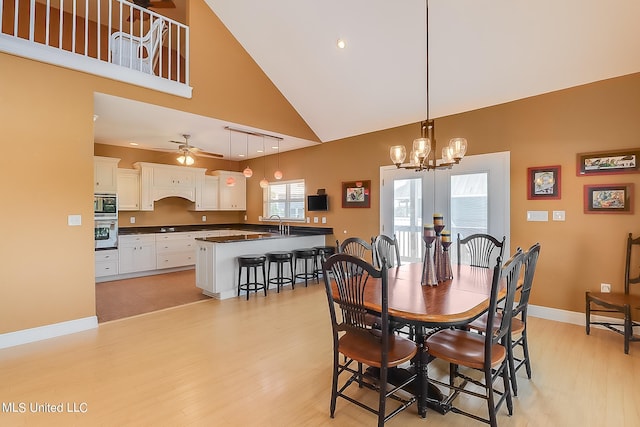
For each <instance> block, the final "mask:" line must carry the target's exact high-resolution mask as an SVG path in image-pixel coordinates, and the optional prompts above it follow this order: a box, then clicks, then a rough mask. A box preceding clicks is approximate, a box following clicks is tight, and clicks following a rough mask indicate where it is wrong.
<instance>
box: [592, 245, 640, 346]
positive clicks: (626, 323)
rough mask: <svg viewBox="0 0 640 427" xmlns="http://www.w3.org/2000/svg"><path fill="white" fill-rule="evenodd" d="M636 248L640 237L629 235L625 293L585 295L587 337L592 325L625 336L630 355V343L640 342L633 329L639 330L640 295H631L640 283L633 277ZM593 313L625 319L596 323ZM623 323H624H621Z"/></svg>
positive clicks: (638, 278) (608, 319)
mask: <svg viewBox="0 0 640 427" xmlns="http://www.w3.org/2000/svg"><path fill="white" fill-rule="evenodd" d="M634 247H636V248H638V247H640V237H636V238H635V239H634V238H633V236H632V234H631V233H629V237H627V256H626V262H625V273H624V292H609V293H605V292H590V291H587V292H586V293H585V299H586V310H585V314H586V317H587V321H586V329H587V335H589V333H590V332H591V325H600V326H604V327H605V328H607V329H609V330H612V331H614V332H616V333H619V334H621V335H623V336H624V352H625V354H629V343H630V342H632V341H640V337H639V336H638V335H634V334H633V328H639V327H640V322H639V321H637V320H635V321H634V320H633V315H632V313H633V311H634V310H640V295H638V294H635V295H634V294H631V293H630V292H629V291H630V288H631V285H635V284H638V283H640V275H638V277H632V275H633V273H632V272H631V263H632V254H633V252H634V251H633V249H634ZM591 313H609V314H612V313H618V314H621V315H622V316H624V319H620V320H618V319H614V318H603V319H598V320H596V321H594V320H593V319H592V318H591ZM621 322H622V323H621Z"/></svg>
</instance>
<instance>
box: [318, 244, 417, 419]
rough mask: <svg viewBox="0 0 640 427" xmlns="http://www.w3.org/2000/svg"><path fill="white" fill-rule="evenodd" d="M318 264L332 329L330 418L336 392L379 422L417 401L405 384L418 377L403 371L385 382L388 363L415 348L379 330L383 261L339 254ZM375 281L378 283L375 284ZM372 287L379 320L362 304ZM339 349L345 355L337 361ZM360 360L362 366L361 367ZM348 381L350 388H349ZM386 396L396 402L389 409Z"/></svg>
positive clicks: (384, 305) (385, 304)
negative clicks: (374, 399)
mask: <svg viewBox="0 0 640 427" xmlns="http://www.w3.org/2000/svg"><path fill="white" fill-rule="evenodd" d="M323 269H324V272H323V277H324V283H325V289H326V294H327V301H328V303H329V314H330V317H331V326H332V331H333V379H332V387H331V405H330V414H331V418H334V415H335V411H336V401H337V399H338V398H339V397H340V398H342V399H345V400H347V401H349V402H351V403H354V404H356V405H358V406H360V407H361V408H364V409H366V410H368V411H370V412H373V413H374V414H376V415H377V416H378V426H379V427H382V426H383V425H384V423H385V422H386V421H388V420H389V419H390V418H392V417H393V416H395V415H396V414H398V413H399V412H401V411H403V410H404V409H406V408H408V407H409V406H410V405H411V404H413V403H414V402H415V401H416V397H415V395H413V394H411V393H409V392H408V391H407V390H404V389H405V387H407V386H408V385H409V384H411V383H412V382H414V381H415V380H416V379H417V373H415V372H414V373H412V374H410V375H408V376H407V377H406V378H405V379H404V381H400V382H401V384H396V385H391V384H388V383H387V378H388V370H389V368H393V367H397V366H399V365H401V364H403V363H406V362H408V361H410V360H411V359H412V358H413V357H414V356H415V355H416V354H417V352H418V347H417V345H416V344H415V343H414V342H413V341H411V340H409V339H407V338H404V337H402V336H399V335H396V334H393V333H388V332H384V331H388V330H389V295H388V293H389V292H388V283H387V267H386V266H385V265H383V266H382V268H381V269H377V268H375V267H374V266H373V265H371V264H369V263H368V262H367V261H365V260H364V259H362V258H361V257H358V256H355V255H350V254H346V253H338V254H334V255H331V256H330V257H329V258H327V260H326V261H325V262H324V264H323ZM332 278H333V280H332ZM334 281H335V288H334V284H333V282H334ZM375 282H379V285H377V283H375ZM371 286H380V292H379V294H378V295H379V297H378V298H380V299H379V300H378V301H377V303H378V304H380V307H381V310H380V311H381V312H380V315H379V317H378V319H379V321H380V324H378V323H371V322H370V316H371V315H370V313H369V309H368V308H367V306H365V295H366V293H367V292H368V288H369V287H371ZM338 313H339V314H338ZM341 354H342V355H343V356H344V358H343V361H342V362H340V360H341V357H340V355H341ZM353 365H356V366H353ZM365 365H366V366H367V367H368V368H367V369H364V366H365ZM341 374H345V375H343V376H342V378H343V379H344V377H345V376H346V377H348V378H347V379H345V380H344V381H342V383H341V384H339V383H340V376H341ZM350 385H354V387H351V388H349V386H350ZM362 387H367V388H370V389H372V390H375V391H377V392H378V405H377V408H376V407H373V405H372V404H371V403H366V402H367V397H366V393H365V394H362V393H360V392H359V390H358V389H360V388H362ZM401 390H402V392H400V391H401ZM387 398H392V399H393V401H394V402H398V405H394V407H395V408H393V409H392V408H389V409H391V410H389V411H388V410H387V405H386V400H387Z"/></svg>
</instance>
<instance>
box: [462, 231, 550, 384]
mask: <svg viewBox="0 0 640 427" xmlns="http://www.w3.org/2000/svg"><path fill="white" fill-rule="evenodd" d="M539 255H540V243H536V244H534V245H533V246H531V247H530V248H529V250H528V251H527V252H525V254H524V260H523V264H522V266H523V268H524V279H523V281H522V286H521V287H520V299H519V300H518V304H517V305H516V307H515V308H514V309H513V313H512V318H511V331H510V336H509V341H510V342H511V346H510V347H507V357H508V358H509V377H510V378H511V389H512V390H513V395H514V396H517V395H518V382H517V378H516V372H517V371H518V369H520V368H521V367H522V366H524V367H525V369H526V371H527V377H528V378H529V379H531V359H530V357H529V343H528V341H527V309H528V307H529V296H530V295H531V287H532V285H533V277H534V274H535V271H536V266H537V264H538V257H539ZM501 318H502V316H501V313H498V314H497V315H496V317H495V319H494V322H493V327H494V329H496V328H498V327H499V325H500V321H501ZM468 326H469V328H470V329H473V330H477V331H479V332H482V333H486V331H487V314H483V315H482V316H480V317H479V318H477V319H476V320H474V321H473V322H471V323H470V324H469V325H468ZM514 336H517V338H516V339H514V338H513V337H514ZM518 347H522V356H519V355H518V356H516V355H515V353H514V352H515V350H516V349H517V348H518Z"/></svg>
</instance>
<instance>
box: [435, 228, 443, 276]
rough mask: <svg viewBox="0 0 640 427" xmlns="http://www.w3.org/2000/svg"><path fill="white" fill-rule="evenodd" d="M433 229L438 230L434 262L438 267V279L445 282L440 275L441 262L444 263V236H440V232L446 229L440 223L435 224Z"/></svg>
mask: <svg viewBox="0 0 640 427" xmlns="http://www.w3.org/2000/svg"><path fill="white" fill-rule="evenodd" d="M433 229H434V230H435V231H436V240H435V242H436V244H435V248H434V250H433V264H434V265H435V267H436V269H437V270H436V280H437V281H438V282H444V280H445V279H444V278H442V277H440V274H439V273H440V267H439V266H440V264H441V263H442V237H441V236H440V233H442V230H444V224H442V225H439V224H436V225H434V226H433Z"/></svg>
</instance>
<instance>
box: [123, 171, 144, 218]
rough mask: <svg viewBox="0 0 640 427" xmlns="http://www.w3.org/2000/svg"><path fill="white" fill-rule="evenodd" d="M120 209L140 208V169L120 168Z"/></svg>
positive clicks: (134, 209) (131, 209)
mask: <svg viewBox="0 0 640 427" xmlns="http://www.w3.org/2000/svg"><path fill="white" fill-rule="evenodd" d="M118 210H119V211H137V210H140V171H139V170H136V169H118Z"/></svg>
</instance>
